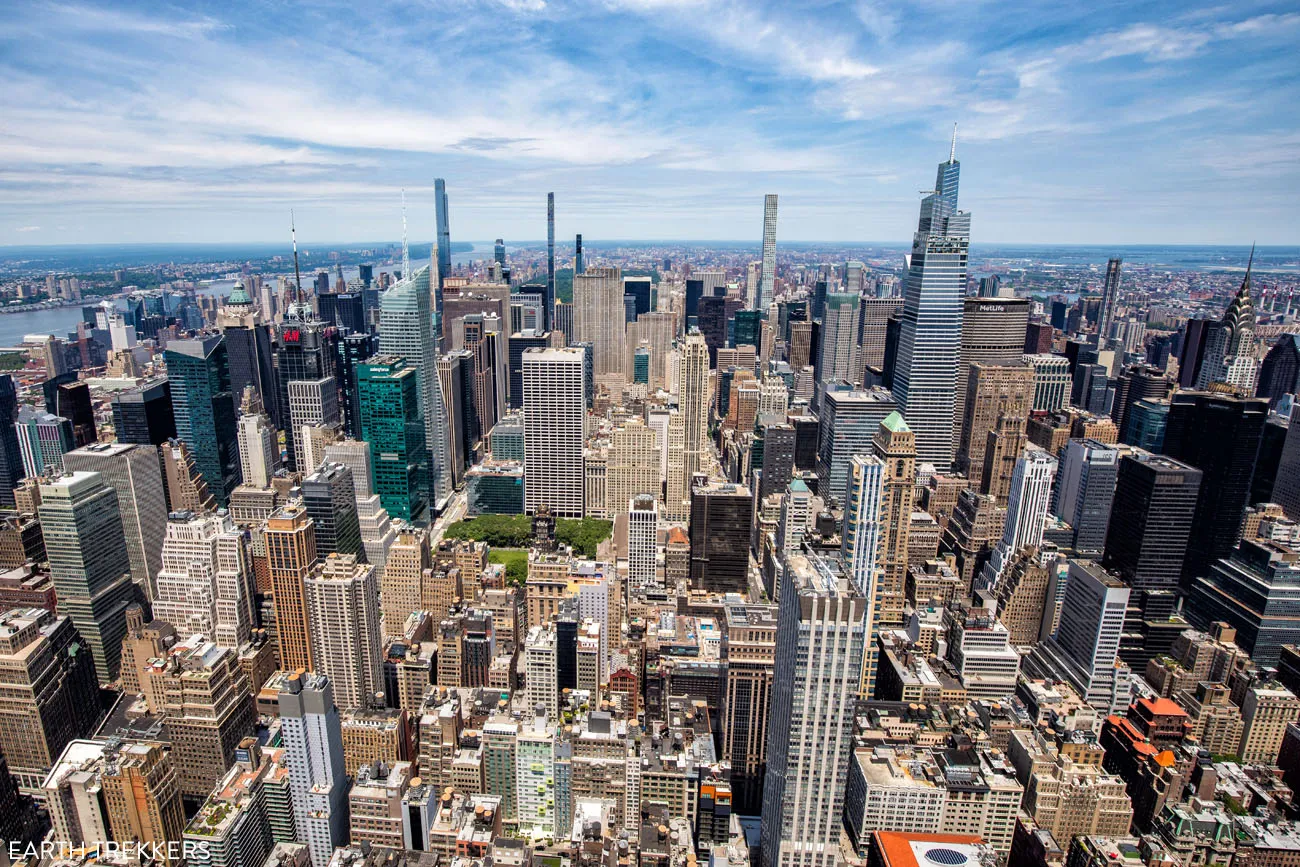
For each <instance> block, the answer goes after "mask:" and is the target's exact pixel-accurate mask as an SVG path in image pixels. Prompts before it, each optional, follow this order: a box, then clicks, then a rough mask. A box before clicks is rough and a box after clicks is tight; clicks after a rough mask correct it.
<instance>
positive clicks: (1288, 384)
mask: <svg viewBox="0 0 1300 867" xmlns="http://www.w3.org/2000/svg"><path fill="white" fill-rule="evenodd" d="M1297 392H1300V334H1283V335H1282V336H1281V337H1279V338H1278V339H1277V343H1274V344H1273V347H1272V348H1271V349H1269V351H1268V354H1267V355H1265V356H1264V363H1263V364H1261V365H1260V366H1259V387H1258V388H1257V389H1255V396H1256V397H1266V398H1268V403H1269V406H1277V403H1278V401H1280V400H1281V399H1282V398H1283V397H1284V396H1285V395H1288V394H1296V393H1297Z"/></svg>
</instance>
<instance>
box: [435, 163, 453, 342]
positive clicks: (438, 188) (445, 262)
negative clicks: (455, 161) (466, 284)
mask: <svg viewBox="0 0 1300 867" xmlns="http://www.w3.org/2000/svg"><path fill="white" fill-rule="evenodd" d="M433 198H434V208H435V209H436V211H437V214H436V217H437V230H438V293H437V297H436V298H435V300H434V306H435V309H436V310H437V312H438V319H439V321H441V320H442V284H443V281H444V280H446V279H447V278H448V277H450V276H451V224H450V222H449V221H448V219H447V182H446V181H445V180H443V179H442V178H434V179H433Z"/></svg>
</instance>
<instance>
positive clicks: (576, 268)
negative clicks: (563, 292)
mask: <svg viewBox="0 0 1300 867" xmlns="http://www.w3.org/2000/svg"><path fill="white" fill-rule="evenodd" d="M586 270H587V263H586V262H584V261H583V260H582V233H581V232H579V233H578V235H577V236H576V237H575V238H574V240H573V276H574V277H577V276H578V275H579V274H582V273H584V272H585V271H586Z"/></svg>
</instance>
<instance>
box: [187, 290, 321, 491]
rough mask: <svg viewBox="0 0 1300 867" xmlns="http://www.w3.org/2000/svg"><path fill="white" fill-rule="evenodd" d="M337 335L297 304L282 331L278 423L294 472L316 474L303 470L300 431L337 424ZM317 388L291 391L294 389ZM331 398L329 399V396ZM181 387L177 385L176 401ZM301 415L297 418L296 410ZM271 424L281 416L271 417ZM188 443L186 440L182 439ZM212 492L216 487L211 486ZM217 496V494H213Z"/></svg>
mask: <svg viewBox="0 0 1300 867" xmlns="http://www.w3.org/2000/svg"><path fill="white" fill-rule="evenodd" d="M337 340H338V331H337V329H335V328H334V326H333V325H326V324H325V323H323V322H321V321H320V320H318V319H316V318H315V316H314V314H313V313H312V312H311V307H309V306H307V305H305V304H301V303H299V304H294V305H292V306H291V307H290V308H289V315H288V317H287V318H286V319H285V320H284V322H283V323H281V324H280V326H279V346H278V348H277V349H276V354H275V375H276V387H277V388H278V389H279V395H278V396H277V398H276V400H277V401H278V402H279V407H280V409H279V416H278V420H277V423H278V424H279V426H280V428H281V430H283V431H284V445H285V451H286V452H287V453H288V456H289V469H291V470H300V471H302V472H311V470H312V469H313V468H312V467H300V466H298V461H299V460H301V459H302V458H303V457H304V454H305V452H304V449H303V448H302V446H301V444H300V443H299V442H298V440H299V439H301V438H302V435H303V432H302V430H301V427H300V425H304V424H308V425H316V424H320V423H321V420H325V421H327V422H328V423H329V424H331V425H332V424H337V422H338V381H337V379H335V378H334V374H335V372H336V366H335V362H336V361H337V351H336V350H335V348H334V344H335V343H336V342H337ZM296 382H305V383H315V385H314V386H296V387H290V383H296ZM327 389H328V390H332V393H330V394H326V391H327ZM175 390H176V386H175V384H174V383H173V385H172V391H173V400H174V399H175V394H174V392H175ZM295 405H296V408H297V409H298V418H297V419H295V418H294V414H293V410H294V408H295ZM272 419H273V420H276V416H275V415H274V414H272ZM182 438H183V437H182ZM208 485H209V487H211V485H212V483H211V482H210V481H209V482H208ZM214 493H215V491H214Z"/></svg>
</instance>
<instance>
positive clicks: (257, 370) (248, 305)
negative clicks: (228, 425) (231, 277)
mask: <svg viewBox="0 0 1300 867" xmlns="http://www.w3.org/2000/svg"><path fill="white" fill-rule="evenodd" d="M269 316H270V314H269V313H266V314H263V312H261V311H259V310H258V309H257V308H256V307H255V306H254V305H253V299H252V297H250V296H249V294H248V291H247V290H246V289H245V288H244V286H243V284H242V283H236V284H235V288H234V289H232V290H231V292H230V296H229V297H228V298H227V299H226V303H225V304H224V305H222V307H221V309H220V310H219V311H218V312H217V327H218V328H220V329H221V333H222V334H223V335H224V336H225V339H226V353H227V356H228V357H229V360H230V361H229V363H230V393H231V395H232V396H233V398H234V400H235V401H236V402H238V401H240V400H241V399H242V398H243V395H244V389H245V388H247V387H248V386H250V385H251V386H252V387H253V388H255V389H257V396H258V397H259V398H260V399H261V401H262V403H263V405H264V406H266V407H267V408H268V409H269V410H270V415H271V420H272V421H273V422H275V423H276V426H277V427H280V426H283V425H284V424H285V422H286V420H282V419H280V412H279V410H280V405H279V402H278V400H279V389H278V388H277V386H276V381H275V356H274V352H273V347H272V341H271V326H270V325H268V324H267V319H269ZM155 445H157V443H155Z"/></svg>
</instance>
